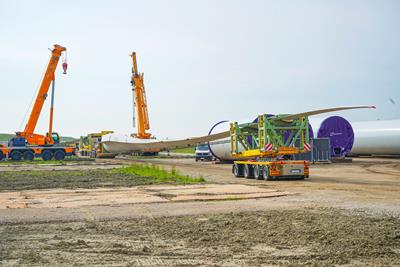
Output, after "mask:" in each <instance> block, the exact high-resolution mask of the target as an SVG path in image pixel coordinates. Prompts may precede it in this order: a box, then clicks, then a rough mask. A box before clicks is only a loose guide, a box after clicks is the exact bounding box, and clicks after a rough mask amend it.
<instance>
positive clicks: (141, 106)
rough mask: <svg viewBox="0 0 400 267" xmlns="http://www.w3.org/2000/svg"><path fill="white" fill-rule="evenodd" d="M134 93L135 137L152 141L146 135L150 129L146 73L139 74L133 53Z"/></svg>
mask: <svg viewBox="0 0 400 267" xmlns="http://www.w3.org/2000/svg"><path fill="white" fill-rule="evenodd" d="M130 56H131V57H132V65H133V67H132V79H131V84H132V91H133V127H134V128H135V127H136V112H137V129H138V131H137V134H133V135H132V136H133V137H136V138H139V139H150V138H151V134H150V133H146V130H149V129H150V122H149V115H148V112H147V101H146V90H145V88H144V73H139V71H138V67H137V62H136V53H135V52H132V54H131V55H130Z"/></svg>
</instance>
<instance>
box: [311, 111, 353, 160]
mask: <svg viewBox="0 0 400 267" xmlns="http://www.w3.org/2000/svg"><path fill="white" fill-rule="evenodd" d="M317 136H318V138H329V139H330V144H331V156H332V157H344V156H346V154H347V153H349V152H350V150H351V148H352V147H353V144H354V131H353V127H351V124H350V122H349V121H347V120H346V119H345V118H343V117H340V116H332V117H328V118H326V119H325V120H324V121H322V123H321V126H320V127H319V130H318V133H317Z"/></svg>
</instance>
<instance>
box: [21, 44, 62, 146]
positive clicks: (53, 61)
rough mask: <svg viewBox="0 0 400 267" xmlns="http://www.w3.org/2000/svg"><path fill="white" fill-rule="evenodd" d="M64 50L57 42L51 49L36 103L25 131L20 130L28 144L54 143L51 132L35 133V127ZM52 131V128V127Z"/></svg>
mask: <svg viewBox="0 0 400 267" xmlns="http://www.w3.org/2000/svg"><path fill="white" fill-rule="evenodd" d="M63 51H66V48H65V47H62V46H60V45H57V44H55V45H54V49H53V50H52V51H51V57H50V60H49V63H48V65H47V69H46V72H45V74H44V76H43V80H42V83H41V84H40V88H39V92H38V95H37V96H36V100H35V104H34V105H33V108H32V111H31V114H30V116H29V120H28V122H27V124H26V126H25V129H24V131H23V132H18V133H17V136H18V137H25V139H26V141H27V143H28V144H35V145H43V144H52V141H53V140H52V137H51V132H49V133H48V135H47V136H46V137H45V136H43V135H38V134H35V133H34V131H35V128H36V125H37V122H38V120H39V117H40V113H41V112H42V108H43V104H44V101H45V100H46V98H47V93H48V91H49V88H50V84H51V82H52V81H53V82H54V77H55V75H54V73H55V71H56V68H57V64H58V61H59V59H60V56H61V54H62V52H63ZM50 128H52V114H51V118H50ZM50 131H52V129H50Z"/></svg>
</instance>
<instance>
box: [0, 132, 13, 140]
mask: <svg viewBox="0 0 400 267" xmlns="http://www.w3.org/2000/svg"><path fill="white" fill-rule="evenodd" d="M13 136H14V135H13V134H2V133H0V141H8V140H10V139H11V138H12V137H13Z"/></svg>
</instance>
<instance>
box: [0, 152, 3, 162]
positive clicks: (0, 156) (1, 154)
mask: <svg viewBox="0 0 400 267" xmlns="http://www.w3.org/2000/svg"><path fill="white" fill-rule="evenodd" d="M3 157H4V154H3V151H0V160H2V159H3Z"/></svg>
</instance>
